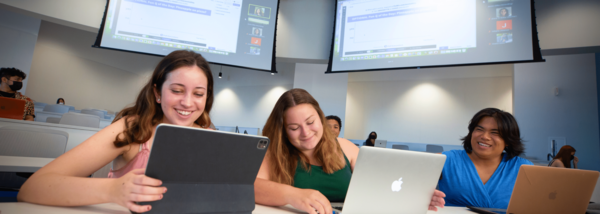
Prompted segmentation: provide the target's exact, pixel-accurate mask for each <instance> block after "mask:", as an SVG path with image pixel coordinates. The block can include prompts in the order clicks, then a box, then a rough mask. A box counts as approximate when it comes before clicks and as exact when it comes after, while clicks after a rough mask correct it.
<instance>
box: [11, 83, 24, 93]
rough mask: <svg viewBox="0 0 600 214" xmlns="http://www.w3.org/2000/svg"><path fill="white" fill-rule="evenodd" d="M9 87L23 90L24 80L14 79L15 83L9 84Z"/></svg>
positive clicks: (14, 89)
mask: <svg viewBox="0 0 600 214" xmlns="http://www.w3.org/2000/svg"><path fill="white" fill-rule="evenodd" d="M8 87H10V90H13V91H18V90H21V88H23V83H22V82H17V81H13V84H12V85H9V86H8Z"/></svg>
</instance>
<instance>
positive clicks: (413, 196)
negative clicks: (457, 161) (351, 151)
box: [332, 146, 446, 214]
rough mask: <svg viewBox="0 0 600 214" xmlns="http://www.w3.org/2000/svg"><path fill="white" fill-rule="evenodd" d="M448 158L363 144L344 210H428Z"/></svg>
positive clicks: (346, 213) (345, 212)
mask: <svg viewBox="0 0 600 214" xmlns="http://www.w3.org/2000/svg"><path fill="white" fill-rule="evenodd" d="M445 161H446V156H445V155H441V154H431V153H425V152H414V151H406V150H397V149H384V148H376V147H368V146H363V147H361V148H360V152H359V153H358V159H357V161H356V165H355V166H354V172H353V173H352V179H351V180H350V187H349V188H348V193H347V194H346V200H345V201H344V204H343V209H342V212H341V213H342V214H354V213H360V214H364V213H410V214H414V213H427V209H429V204H430V203H431V197H432V196H433V192H434V190H435V187H436V185H437V182H438V180H439V179H440V174H441V173H442V168H443V167H444V163H445ZM332 206H334V207H335V206H336V205H334V204H332Z"/></svg>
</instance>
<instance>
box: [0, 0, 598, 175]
mask: <svg viewBox="0 0 600 214" xmlns="http://www.w3.org/2000/svg"><path fill="white" fill-rule="evenodd" d="M64 5H70V7H65V6H64ZM104 5H105V1H104V0H90V1H85V2H84V1H78V0H55V1H51V2H50V1H44V0H0V9H6V10H10V11H16V12H19V13H22V14H28V15H30V16H32V17H34V18H38V19H41V20H43V21H42V23H41V27H40V34H39V38H38V41H37V43H40V44H41V45H38V44H35V43H31V44H30V46H31V45H32V44H33V46H35V47H36V50H35V51H34V53H35V54H33V57H34V59H33V63H32V66H31V68H32V72H33V73H30V77H29V78H31V79H29V78H28V79H29V80H30V81H31V82H29V84H28V86H27V88H26V89H27V94H28V95H35V97H34V98H36V99H43V101H45V102H54V101H55V100H56V99H55V98H56V97H58V96H63V95H64V94H67V95H69V96H71V95H70V94H69V92H66V91H64V90H65V89H67V90H73V88H77V89H75V90H82V89H81V87H80V86H81V85H82V84H79V83H78V81H82V80H81V79H90V80H92V81H94V80H95V82H102V83H103V84H99V83H90V84H89V85H91V86H93V88H94V90H93V92H89V94H88V93H86V94H81V95H77V96H74V97H69V98H68V99H67V102H69V100H71V101H72V102H71V103H70V104H76V107H78V108H85V107H98V108H106V109H109V110H113V111H116V110H119V109H121V108H122V107H124V106H126V105H128V104H130V103H131V102H132V98H133V97H135V96H136V94H135V93H137V91H139V87H140V85H141V84H142V83H143V81H145V80H146V78H147V77H148V75H149V73H150V72H151V70H152V68H153V67H154V65H155V64H156V63H157V62H158V60H160V59H159V58H156V57H147V56H139V55H135V54H128V53H120V52H114V51H106V50H96V49H94V50H91V48H89V46H91V44H92V43H93V39H94V38H95V33H96V32H97V28H98V26H99V24H100V20H101V17H102V15H101V14H102V13H103V10H104ZM297 8H305V9H306V10H295V9H297ZM280 9H281V10H280V11H281V13H280V15H279V18H280V22H279V26H278V29H279V32H278V36H279V37H278V43H277V57H278V62H284V63H282V64H285V63H289V64H287V65H282V68H281V69H282V71H283V72H282V74H278V75H282V77H279V78H281V79H279V80H277V81H275V82H277V83H276V84H275V83H274V84H271V83H265V82H261V81H254V80H255V79H249V80H253V81H247V82H243V81H233V80H230V82H232V83H231V84H229V85H228V86H225V85H226V84H223V86H221V85H215V92H216V93H215V95H216V96H217V97H216V98H217V99H222V100H228V101H229V99H227V97H226V96H225V95H227V93H229V95H227V96H233V95H235V96H237V97H238V101H236V102H232V103H234V106H226V107H227V108H232V109H240V112H244V113H243V114H242V115H248V114H253V115H257V116H236V117H232V116H231V115H229V114H227V113H228V111H221V110H217V109H226V108H225V106H219V104H216V105H215V108H213V112H212V114H211V115H212V117H213V118H215V122H216V124H217V125H226V126H227V125H233V126H235V125H238V124H239V125H242V124H247V125H248V126H258V128H262V125H263V124H264V120H266V115H268V114H269V113H270V111H271V109H269V108H267V106H268V105H270V104H271V103H274V101H275V98H274V97H277V96H276V95H277V94H279V93H283V91H285V90H287V89H290V88H292V87H294V85H295V83H296V82H297V81H296V80H295V79H294V78H293V77H295V76H298V75H300V76H303V74H301V73H298V74H296V73H295V72H298V69H297V68H298V65H294V64H297V63H304V64H316V65H315V67H319V66H320V65H318V64H324V63H325V60H326V58H327V57H328V52H329V47H330V44H331V39H330V35H331V25H332V23H333V22H332V16H328V15H327V14H326V12H327V11H332V10H333V4H330V3H329V2H328V1H320V0H306V1H292V0H282V1H281V5H280ZM311 9H312V10H311ZM315 10H318V11H315ZM305 11H313V12H314V13H305ZM597 11H600V1H595V0H571V1H562V0H544V1H536V13H537V24H538V32H539V33H538V35H539V39H540V46H541V48H542V51H543V52H545V53H554V54H556V53H568V54H572V53H573V52H577V51H580V52H581V51H582V50H583V51H584V52H585V51H587V52H588V53H594V52H599V51H597V49H598V47H600V40H598V38H600V26H598V25H597V23H596V21H597V20H600V13H598V12H597ZM317 12H318V13H317ZM55 23H58V24H60V25H64V26H69V27H71V28H73V29H71V30H72V31H73V32H74V33H73V35H80V36H82V37H85V38H88V39H85V41H83V40H84V39H81V40H82V41H81V46H82V47H83V46H84V47H85V48H82V47H79V46H78V48H82V49H85V50H84V51H83V52H78V51H73V50H74V49H73V48H68V47H58V45H50V44H49V43H48V42H46V41H49V39H47V38H51V37H54V36H55V35H58V34H56V33H54V35H44V34H45V33H44V32H46V30H44V29H45V28H60V27H61V26H51V25H52V24H54V25H56V24H55ZM45 25H48V26H45ZM307 29H310V30H307ZM76 31H78V32H77V33H75V32H76ZM50 32H52V30H50ZM85 33H88V34H87V35H84V34H85ZM65 36H66V38H63V39H65V40H67V39H70V40H73V41H75V42H80V41H79V40H78V39H77V38H74V37H69V36H68V35H65ZM57 44H60V43H57ZM305 44H318V45H305ZM38 46H41V48H40V51H39V52H40V53H39V54H38V53H37V52H38V50H37V47H38ZM55 50H60V51H55ZM595 50H596V51H595ZM0 51H4V50H0ZM561 51H562V52H561ZM565 51H566V52H565ZM569 51H570V52H569ZM82 53H83V54H82ZM52 54H55V55H57V56H46V55H52ZM38 56H39V57H40V58H45V57H48V58H49V59H52V58H56V59H57V60H62V61H61V62H64V63H63V64H61V65H60V67H61V69H57V67H59V66H57V65H53V64H52V63H53V62H54V61H53V60H49V59H48V60H46V59H41V60H40V62H37V61H38V60H37V59H38V58H37V57H38ZM113 56H118V57H115V58H120V59H127V60H128V61H130V62H127V63H125V62H122V61H119V60H118V59H114V58H112V57H113ZM565 57H566V58H562V56H556V57H550V56H548V58H549V59H551V60H552V61H560V62H564V63H587V64H585V65H582V67H577V68H589V69H592V68H596V69H597V67H595V66H596V64H597V63H596V61H594V60H592V61H589V60H587V58H586V56H584V55H573V56H565ZM573 57H575V58H573ZM581 60H584V61H581ZM592 62H593V63H594V64H593V65H591V64H590V63H592ZM550 64H551V63H550ZM538 66H540V65H537V64H522V66H521V65H514V66H513V65H508V66H507V65H494V66H475V67H456V68H440V69H424V70H420V71H416V70H402V71H397V72H393V71H388V72H367V73H356V74H354V73H352V74H347V77H340V78H342V79H343V78H347V79H348V80H347V85H346V88H347V89H346V90H347V91H346V98H345V100H346V104H345V107H346V109H345V110H344V111H343V112H344V114H345V116H344V137H346V138H353V139H363V138H365V136H366V133H367V132H368V131H371V130H376V131H378V130H382V131H379V134H380V136H381V137H382V138H383V137H384V136H385V138H388V140H390V141H419V142H420V143H442V144H457V143H458V141H457V140H456V139H458V138H460V137H461V136H464V135H465V133H466V132H465V130H466V129H465V127H466V123H467V121H465V120H468V119H469V117H470V116H472V114H474V113H475V112H476V111H477V110H478V109H480V108H483V107H487V106H495V107H499V108H503V109H505V110H507V111H512V112H513V113H514V114H515V116H516V117H517V120H519V121H523V122H520V123H522V126H523V133H522V135H523V137H524V138H525V139H526V140H528V142H531V146H532V147H531V148H533V147H535V148H536V149H537V150H536V151H534V150H533V149H532V150H531V151H530V152H529V154H532V155H534V156H537V157H540V155H543V154H544V152H545V151H546V150H547V142H546V141H547V136H546V135H549V134H548V133H543V132H538V131H535V130H533V129H531V128H530V126H536V125H539V124H535V122H533V121H531V119H528V118H527V116H526V115H523V114H520V111H519V109H522V108H523V106H528V107H529V108H536V106H537V108H536V109H539V112H538V113H539V114H545V115H555V114H557V113H556V110H552V109H547V108H545V107H547V106H546V105H543V104H542V103H543V102H540V103H536V102H528V101H527V99H525V98H524V99H520V98H519V96H518V95H516V94H517V93H520V92H519V91H518V90H519V84H520V83H521V82H525V81H521V79H520V78H524V76H523V75H522V73H521V72H522V71H523V69H526V70H535V71H536V72H539V73H540V75H543V74H548V73H545V72H544V71H543V70H545V68H544V67H538ZM590 66H592V67H590ZM213 67H214V66H213ZM217 67H218V66H217ZM301 67H306V66H301ZM309 67H310V66H309ZM38 68H39V69H38ZM46 69H51V70H52V72H58V73H56V74H55V76H59V77H64V78H65V79H66V80H65V81H61V80H58V79H54V78H50V77H48V78H49V79H48V80H46V79H45V78H39V80H38V81H36V78H35V77H33V76H34V75H35V72H37V71H39V72H42V70H46ZM82 69H85V70H86V71H81V72H79V73H85V74H81V75H80V76H77V78H78V79H68V78H69V77H70V76H73V74H72V73H70V72H76V71H77V70H82ZM278 69H280V68H278ZM61 70H62V71H61ZM223 70H224V71H228V72H230V73H231V74H235V71H236V69H234V68H229V69H228V68H227V67H225V68H223ZM300 70H301V72H308V71H303V69H300ZM578 70H580V69H578ZM584 70H585V69H584ZM67 71H68V72H67ZM237 71H239V70H237ZM478 71H483V73H484V74H479V73H478ZM61 72H62V73H61ZM213 72H215V71H214V69H213ZM311 72H313V74H308V76H310V75H312V76H313V80H315V81H317V82H318V80H319V79H318V76H319V75H320V74H318V73H317V72H316V71H311ZM513 73H514V74H513ZM69 74H70V75H69ZM247 74H248V75H251V76H256V78H257V79H260V78H262V77H263V76H270V75H265V74H264V73H262V72H247ZM446 75H448V76H446ZM553 75H554V74H553ZM556 75H557V76H553V77H552V78H556V79H557V80H561V81H562V80H564V81H571V80H569V78H568V77H569V75H572V73H566V70H565V71H563V73H560V72H559V73H558V74H556ZM561 75H564V76H561ZM586 75H588V76H587V79H590V78H591V79H595V78H593V77H596V76H592V74H589V73H587V74H586ZM40 76H41V75H40ZM275 76H277V75H275ZM45 77H46V76H45ZM388 77H391V79H390V78H388ZM231 78H234V76H231V77H230V79H231ZM267 78H269V77H265V81H267V80H269V79H267ZM303 78H304V79H310V78H307V77H306V75H305V76H304V77H303ZM384 79H385V80H384ZM50 80H52V81H50ZM84 81H85V80H84ZM32 82H37V83H36V86H34V87H38V86H39V87H38V88H32ZM222 82H224V81H222ZM238 82H243V83H239V84H242V85H237V86H236V85H235V84H238ZM267 82H268V81H267ZM485 82H488V83H491V84H492V85H493V86H494V87H493V88H492V89H488V90H483V91H472V92H469V91H468V89H471V88H472V87H477V86H479V87H481V86H480V85H477V84H482V83H485ZM526 83H527V84H530V85H543V86H544V87H554V86H549V84H548V83H547V82H545V80H540V79H537V78H532V79H528V80H527V81H526ZM58 84H61V86H60V87H64V88H65V89H61V90H57V89H52V87H56V85H58ZM219 84H221V83H219ZM301 84H304V85H307V84H308V83H306V82H304V83H301ZM336 84H339V83H336ZM465 84H466V85H465ZM482 85H483V84H482ZM552 85H554V84H552ZM339 86H340V87H341V88H343V84H341V85H339ZM571 86H577V87H581V88H585V89H586V90H587V89H592V88H597V83H596V82H593V81H592V82H589V81H586V82H577V83H576V84H572V85H570V86H567V87H566V89H565V90H567V91H568V90H569V87H571ZM377 88H381V90H375V89H377ZM577 90H579V89H577ZM43 91H48V92H49V93H45V92H43ZM226 91H229V92H227V93H222V92H226ZM365 91H371V92H373V93H371V94H367V93H365ZM337 93H339V91H336V92H335V93H334V94H337ZM509 93H511V94H512V95H510V96H509V95H507V94H509ZM103 94H106V95H103ZM267 94H268V95H267ZM221 95H223V96H221ZM383 95H389V96H387V97H385V98H383ZM424 95H425V97H427V96H438V97H440V99H439V100H431V99H430V100H425V99H423V100H422V99H420V98H418V97H419V96H424ZM507 96H509V97H510V98H507ZM565 96H567V95H566V94H565ZM578 96H579V95H578ZM586 96H598V94H597V93H596V94H595V95H594V94H591V95H590V94H587V95H586ZM50 97H51V98H50ZM90 97H100V100H102V101H100V102H97V103H94V102H92V101H84V102H81V103H78V102H79V101H78V100H86V99H88V98H90ZM361 97H366V98H364V100H360V99H363V98H361ZM470 97H478V98H480V99H475V100H469V99H470ZM486 97H499V99H494V100H486V99H485V98H486ZM357 98H358V99H357ZM265 99H266V100H265ZM319 99H320V100H319V102H320V103H321V105H325V106H331V107H332V108H339V107H337V106H338V104H339V102H340V100H339V99H327V98H319ZM549 99H551V98H549ZM596 100H597V99H596ZM378 102H379V104H381V105H377V104H378ZM427 102H429V103H427ZM461 102H463V103H461ZM573 102H575V103H571V104H570V105H573V106H588V107H586V108H591V109H593V108H595V109H596V110H597V106H596V107H593V106H592V107H589V105H590V104H589V102H588V101H585V102H584V101H582V100H581V99H576V100H575V101H573ZM434 104H435V105H444V106H447V107H448V108H449V109H451V110H452V111H453V112H452V114H450V115H452V116H446V115H442V116H439V115H438V114H439V113H438V112H435V111H434V109H433V107H428V108H420V107H423V106H434ZM464 104H469V107H465V106H463V105H464ZM374 105H377V106H374ZM561 105H562V104H561ZM398 109H400V111H399V110H398ZM412 110H417V111H415V113H414V114H415V115H424V116H423V117H419V120H418V123H417V122H414V121H417V120H416V119H415V118H414V117H413V118H411V117H409V115H406V114H408V113H409V112H410V111H412ZM354 112H358V113H354ZM361 112H362V113H361ZM521 112H522V111H521ZM381 115H392V116H393V117H394V118H396V120H400V121H399V122H398V123H395V122H390V121H389V120H385V121H383V122H379V123H378V122H376V120H375V118H381V117H382V116H381ZM592 117H593V115H592ZM578 118H580V117H574V118H570V119H564V118H557V122H556V123H549V124H544V126H543V127H545V128H547V129H555V128H560V127H559V126H558V125H555V124H576V123H582V124H588V123H596V125H597V123H598V121H595V122H594V121H588V120H583V119H578ZM596 118H598V116H597V113H596ZM261 120H262V121H261ZM525 120H528V121H527V122H526V121H525ZM457 121H458V122H457ZM530 122H531V123H533V124H530ZM415 124H416V125H415ZM437 124H441V125H437ZM409 126H410V127H409ZM393 127H397V129H394V128H393ZM428 128H432V129H435V130H443V131H440V132H439V133H441V135H440V136H439V137H430V136H425V134H423V133H426V132H428V131H430V130H429V129H428ZM592 129H593V128H591V129H586V130H585V134H584V135H585V136H586V137H585V140H582V141H580V140H575V139H578V138H575V139H573V140H571V139H572V138H573V137H569V136H578V135H581V134H582V132H581V130H579V131H575V130H573V129H563V130H564V131H565V133H564V134H562V133H561V136H567V137H566V138H567V142H585V143H584V144H580V145H577V146H578V147H580V148H578V151H579V150H589V151H590V152H591V154H594V155H595V156H600V151H599V150H598V145H599V143H600V142H599V140H598V139H597V138H594V137H592V136H593V135H596V136H597V135H598V133H597V132H598V130H597V128H596V130H592ZM408 130H419V131H418V132H415V133H407V131H408ZM395 132H398V133H397V134H396V133H395ZM531 148H530V149H531ZM583 154H585V153H582V155H583ZM540 158H542V157H540ZM586 162H587V163H586V164H591V165H587V166H586V167H587V168H590V169H598V166H600V161H599V160H597V159H593V158H592V159H589V160H588V159H586ZM582 164H583V163H582ZM582 166H583V165H582Z"/></svg>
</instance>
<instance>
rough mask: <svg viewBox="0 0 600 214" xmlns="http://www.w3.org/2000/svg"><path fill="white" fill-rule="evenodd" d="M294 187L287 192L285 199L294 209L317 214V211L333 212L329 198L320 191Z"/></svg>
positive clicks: (324, 213)
mask: <svg viewBox="0 0 600 214" xmlns="http://www.w3.org/2000/svg"><path fill="white" fill-rule="evenodd" d="M294 189H295V191H294V192H291V193H290V194H288V196H287V197H286V199H285V201H286V202H287V203H288V204H290V205H292V206H293V207H295V208H296V209H300V210H302V211H305V212H307V213H309V214H317V212H318V213H320V214H330V213H332V212H333V208H332V207H331V204H330V203H329V200H328V199H327V197H325V196H324V195H323V194H321V192H319V191H317V190H313V189H298V188H294Z"/></svg>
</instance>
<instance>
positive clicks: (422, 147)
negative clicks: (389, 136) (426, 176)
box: [349, 139, 464, 153]
mask: <svg viewBox="0 0 600 214" xmlns="http://www.w3.org/2000/svg"><path fill="white" fill-rule="evenodd" d="M349 140H350V141H351V142H352V143H354V144H355V145H356V146H358V147H361V146H363V145H364V141H365V140H353V139H349ZM388 145H391V148H392V149H401V150H411V151H420V152H429V153H442V152H443V151H449V150H454V149H459V150H460V149H464V148H463V147H462V145H445V144H439V145H435V144H422V143H402V142H388Z"/></svg>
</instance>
